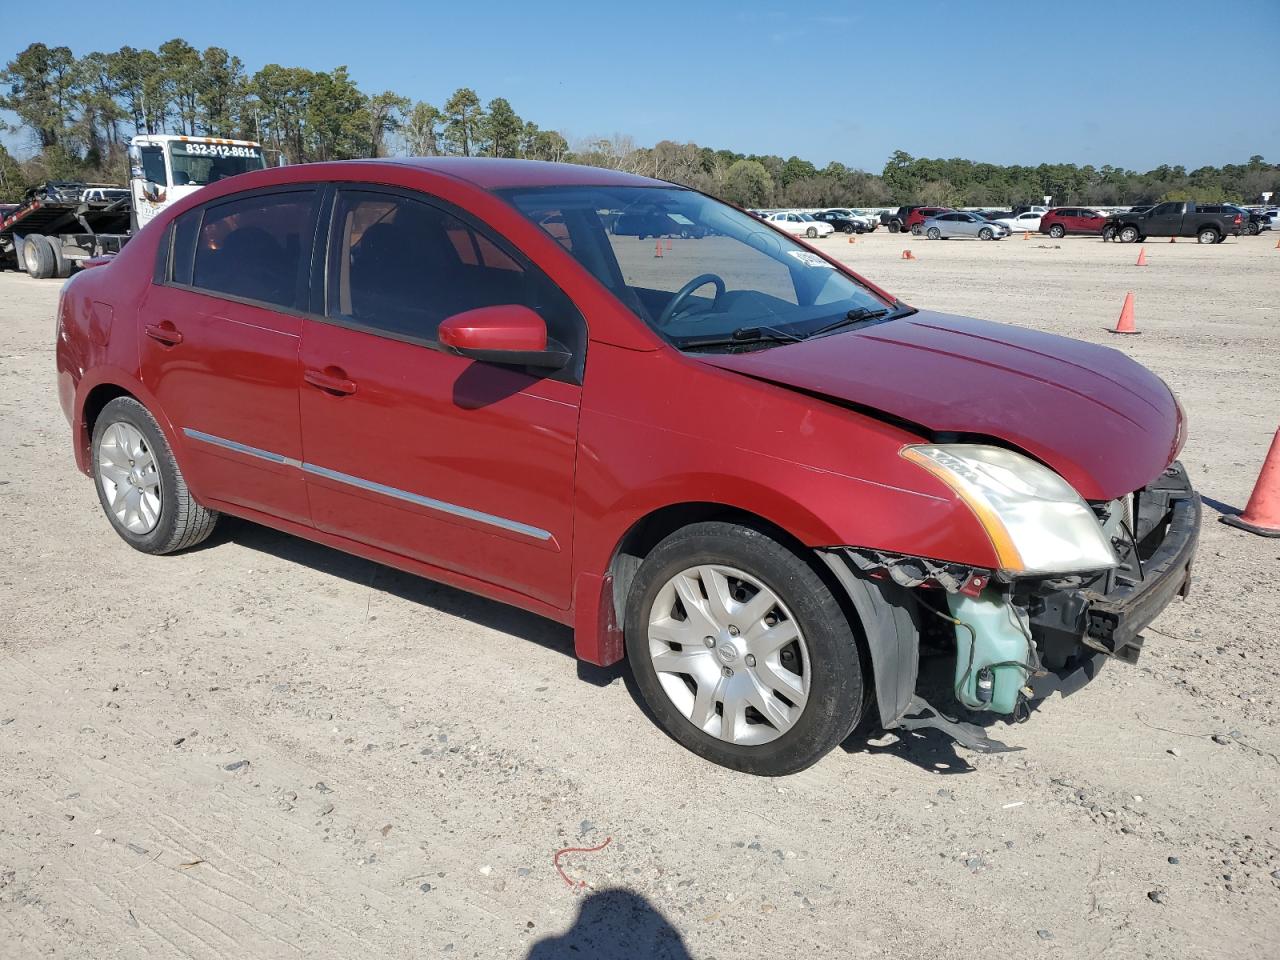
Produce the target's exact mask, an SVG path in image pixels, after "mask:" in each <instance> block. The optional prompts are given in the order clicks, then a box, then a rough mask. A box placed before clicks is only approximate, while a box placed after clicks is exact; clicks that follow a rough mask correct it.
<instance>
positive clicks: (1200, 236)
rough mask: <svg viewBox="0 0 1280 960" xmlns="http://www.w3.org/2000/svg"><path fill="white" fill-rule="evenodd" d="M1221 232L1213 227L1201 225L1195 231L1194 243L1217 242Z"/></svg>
mask: <svg viewBox="0 0 1280 960" xmlns="http://www.w3.org/2000/svg"><path fill="white" fill-rule="evenodd" d="M1221 237H1222V234H1221V233H1219V232H1218V231H1217V230H1215V229H1214V228H1213V227H1201V228H1200V230H1199V231H1198V232H1197V233H1196V243H1217V242H1218V240H1219V239H1220V238H1221Z"/></svg>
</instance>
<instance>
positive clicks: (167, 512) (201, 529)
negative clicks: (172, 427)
mask: <svg viewBox="0 0 1280 960" xmlns="http://www.w3.org/2000/svg"><path fill="white" fill-rule="evenodd" d="M119 422H123V423H127V424H129V425H130V426H132V427H134V429H136V430H137V431H138V432H139V433H141V434H142V436H143V438H144V440H145V441H146V444H147V446H148V447H149V448H150V452H151V455H152V456H153V457H154V458H155V461H156V465H157V467H158V469H159V474H160V518H159V520H158V521H157V522H156V525H155V527H154V528H152V530H151V531H150V532H148V533H145V534H137V533H133V532H132V531H130V530H128V529H126V528H125V527H124V526H123V525H122V524H121V523H120V521H119V520H118V518H117V517H116V516H115V515H114V514H113V513H112V512H111V509H110V507H109V501H108V498H107V495H106V492H105V491H104V489H103V486H102V477H101V475H100V473H99V470H98V469H97V466H96V465H97V463H98V458H99V454H98V451H99V446H100V444H101V442H102V435H103V434H104V433H105V432H106V430H107V428H108V427H110V426H111V425H112V424H114V423H119ZM90 449H91V462H92V464H93V465H94V466H93V475H94V487H95V488H96V489H97V491H98V502H99V503H100V504H101V505H102V512H103V513H105V514H106V516H107V519H108V521H110V523H111V526H112V528H113V529H114V530H115V531H116V533H118V534H119V535H120V538H121V539H122V540H124V541H125V543H127V544H129V546H131V547H133V548H134V549H135V550H141V551H142V552H143V553H154V554H163V553H173V552H174V551H176V550H185V549H187V548H188V547H193V546H195V545H196V544H197V543H200V542H201V541H202V540H204V539H205V538H206V537H208V536H209V534H211V533H212V532H213V528H214V525H215V524H217V522H218V513H217V511H215V510H209V509H206V508H205V507H202V506H201V505H200V504H199V503H197V502H196V501H195V498H194V497H192V496H191V491H190V490H188V489H187V482H186V480H185V479H184V478H183V476H182V471H181V470H180V469H179V468H178V461H177V460H175V459H174V456H173V451H172V450H170V449H169V443H168V441H167V440H165V437H164V432H163V431H162V430H161V429H160V425H159V424H157V423H156V420H155V417H153V416H152V415H151V411H149V410H148V409H147V408H146V407H144V406H143V405H142V404H140V403H139V402H138V401H137V400H135V399H133V397H117V398H116V399H114V400H112V401H111V402H110V403H108V404H107V405H106V406H105V407H103V408H102V412H101V413H100V414H98V419H97V420H96V421H95V422H94V425H93V443H92V446H91V448H90ZM130 462H131V463H132V461H130Z"/></svg>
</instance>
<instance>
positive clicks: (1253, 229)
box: [1245, 220, 1261, 237]
mask: <svg viewBox="0 0 1280 960" xmlns="http://www.w3.org/2000/svg"><path fill="white" fill-rule="evenodd" d="M1245 229H1246V230H1248V231H1249V236H1251V237H1256V236H1257V235H1258V232H1259V231H1260V230H1261V228H1260V227H1259V226H1258V225H1257V224H1256V223H1254V222H1253V221H1252V220H1250V221H1249V226H1247V227H1246V228H1245Z"/></svg>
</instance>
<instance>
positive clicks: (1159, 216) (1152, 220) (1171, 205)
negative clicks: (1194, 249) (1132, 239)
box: [1146, 202, 1183, 237]
mask: <svg viewBox="0 0 1280 960" xmlns="http://www.w3.org/2000/svg"><path fill="white" fill-rule="evenodd" d="M1182 209H1183V205H1182V203H1181V202H1168V203H1161V204H1157V205H1156V206H1155V207H1154V208H1152V210H1151V212H1150V213H1148V214H1147V228H1146V233H1147V236H1149V237H1176V236H1177V235H1178V234H1179V233H1180V232H1181V230H1182Z"/></svg>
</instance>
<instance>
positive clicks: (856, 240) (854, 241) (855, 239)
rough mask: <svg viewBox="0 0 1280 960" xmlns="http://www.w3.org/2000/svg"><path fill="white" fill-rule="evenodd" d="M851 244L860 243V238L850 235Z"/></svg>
mask: <svg viewBox="0 0 1280 960" xmlns="http://www.w3.org/2000/svg"><path fill="white" fill-rule="evenodd" d="M849 242H850V243H857V242H858V238H857V237H855V236H853V235H852V234H850V235H849Z"/></svg>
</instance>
